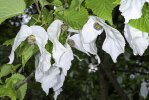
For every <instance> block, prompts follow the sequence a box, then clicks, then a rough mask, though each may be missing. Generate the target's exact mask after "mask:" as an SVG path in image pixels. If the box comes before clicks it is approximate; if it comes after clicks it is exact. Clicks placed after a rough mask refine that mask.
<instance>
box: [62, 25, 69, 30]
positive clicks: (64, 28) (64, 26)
mask: <svg viewBox="0 0 149 100" xmlns="http://www.w3.org/2000/svg"><path fill="white" fill-rule="evenodd" d="M68 28H69V27H68V25H66V24H62V25H61V29H62V31H67V30H68Z"/></svg>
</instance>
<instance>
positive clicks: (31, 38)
mask: <svg viewBox="0 0 149 100" xmlns="http://www.w3.org/2000/svg"><path fill="white" fill-rule="evenodd" d="M35 41H36V39H35V36H34V35H30V36H29V37H28V38H27V42H28V43H29V44H34V43H35Z"/></svg>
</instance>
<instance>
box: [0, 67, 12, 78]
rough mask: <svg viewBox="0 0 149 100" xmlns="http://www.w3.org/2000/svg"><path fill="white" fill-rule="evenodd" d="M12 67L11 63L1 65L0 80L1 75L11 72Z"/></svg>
mask: <svg viewBox="0 0 149 100" xmlns="http://www.w3.org/2000/svg"><path fill="white" fill-rule="evenodd" d="M12 67H13V65H11V64H4V65H3V66H1V69H0V80H1V78H2V77H4V76H7V75H8V74H10V73H11V71H12Z"/></svg>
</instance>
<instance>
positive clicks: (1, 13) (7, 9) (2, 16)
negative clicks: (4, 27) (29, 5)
mask: <svg viewBox="0 0 149 100" xmlns="http://www.w3.org/2000/svg"><path fill="white" fill-rule="evenodd" d="M25 8H26V4H25V2H24V0H0V24H1V23H2V22H3V21H5V20H6V19H8V18H10V17H13V16H16V15H19V14H21V13H23V11H24V10H25Z"/></svg>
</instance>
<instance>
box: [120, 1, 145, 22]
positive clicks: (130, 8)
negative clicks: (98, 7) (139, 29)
mask: <svg viewBox="0 0 149 100" xmlns="http://www.w3.org/2000/svg"><path fill="white" fill-rule="evenodd" d="M145 2H146V0H121V3H120V8H119V10H120V11H121V12H122V15H123V16H124V18H125V23H128V22H129V20H130V19H138V18H140V17H141V16H142V8H143V5H144V3H145ZM147 2H148V1H147Z"/></svg>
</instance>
